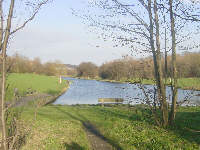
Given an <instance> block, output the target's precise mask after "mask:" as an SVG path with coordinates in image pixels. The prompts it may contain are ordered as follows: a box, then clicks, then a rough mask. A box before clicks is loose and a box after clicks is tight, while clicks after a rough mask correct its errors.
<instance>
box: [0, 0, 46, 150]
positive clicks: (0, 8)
mask: <svg viewBox="0 0 200 150" xmlns="http://www.w3.org/2000/svg"><path fill="white" fill-rule="evenodd" d="M22 2H23V1H16V0H10V3H9V2H8V1H6V2H5V1H3V0H0V52H1V59H2V75H1V76H2V78H1V82H2V83H1V102H0V120H1V122H0V126H1V131H2V142H1V143H2V144H1V149H3V150H7V149H8V145H7V134H6V122H5V95H6V73H7V67H6V57H7V55H6V53H7V46H8V42H9V38H10V36H11V35H12V34H14V33H16V32H17V31H19V30H21V29H23V28H24V27H25V26H26V25H27V24H28V23H29V22H30V21H31V20H33V19H34V18H35V16H36V14H37V13H38V12H39V10H40V9H41V7H42V5H44V4H46V3H47V2H48V0H40V1H29V0H27V1H25V2H24V4H25V5H26V6H28V7H29V9H31V8H32V13H31V14H30V16H29V17H28V18H27V19H26V20H25V21H24V22H23V23H22V24H21V25H20V26H17V27H16V28H13V27H12V25H13V24H14V23H15V22H13V20H14V17H13V15H14V12H15V11H16V12H17V9H18V7H15V6H16V4H17V5H20V4H21V3H22ZM7 7H8V8H9V9H8V10H7V9H6V8H7ZM15 8H16V9H15ZM6 16H7V18H6ZM15 18H16V17H15ZM4 26H5V28H4Z"/></svg>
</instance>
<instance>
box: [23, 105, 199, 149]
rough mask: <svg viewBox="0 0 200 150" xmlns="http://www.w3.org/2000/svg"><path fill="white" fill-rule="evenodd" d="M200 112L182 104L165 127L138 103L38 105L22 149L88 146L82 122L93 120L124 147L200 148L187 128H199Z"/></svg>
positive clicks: (30, 115) (26, 115) (27, 113)
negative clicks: (170, 125)
mask: <svg viewBox="0 0 200 150" xmlns="http://www.w3.org/2000/svg"><path fill="white" fill-rule="evenodd" d="M136 109H137V110H138V111H135V110H136ZM199 112H200V107H187V108H180V109H179V111H178V114H177V119H176V125H175V127H173V128H168V129H164V128H161V127H158V126H155V124H154V123H153V121H152V118H150V117H149V114H148V113H147V112H146V111H145V110H144V109H143V108H140V107H139V106H137V107H135V108H131V109H128V108H127V107H124V106H123V107H122V106H119V107H111V108H110V107H104V108H103V107H100V106H46V107H42V108H40V109H39V111H38V115H37V121H36V125H35V126H34V128H33V130H32V131H31V134H30V136H29V137H28V139H27V144H26V145H25V146H24V148H23V149H30V150H31V149H51V148H53V149H54V150H60V149H61V150H62V149H63V150H64V149H68V148H69V147H70V145H72V144H75V145H76V146H79V147H81V148H82V149H85V150H87V149H89V142H88V140H87V136H86V134H85V132H84V130H83V126H82V122H91V123H92V124H93V125H94V126H95V127H96V128H97V129H98V130H99V132H100V133H101V134H102V135H103V136H105V138H106V139H107V140H108V141H109V143H111V144H112V145H114V147H115V146H117V147H118V148H119V147H120V149H122V150H133V149H138V150H146V149H148V150H149V149H152V150H153V149H154V150H160V149H162V150H169V149H173V150H176V149H177V150H183V149H185V150H195V149H197V150H198V149H199V148H200V137H199V134H198V133H195V132H191V131H189V130H188V128H190V129H195V130H200V115H199ZM33 114H34V109H32V108H29V109H26V111H25V113H23V115H22V116H23V117H22V118H23V119H24V120H26V121H27V122H28V121H29V122H30V120H33V119H34V115H33ZM64 143H67V144H64ZM75 149H76V148H74V150H75Z"/></svg>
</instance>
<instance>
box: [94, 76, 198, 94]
mask: <svg viewBox="0 0 200 150" xmlns="http://www.w3.org/2000/svg"><path fill="white" fill-rule="evenodd" d="M96 80H98V81H105V82H119V83H139V82H140V80H139V79H137V78H135V79H121V80H118V81H117V80H109V79H101V78H97V79H96ZM142 84H150V85H154V84H155V81H154V80H152V79H143V80H142ZM167 85H170V81H169V79H168V80H167ZM178 88H181V89H186V90H199V91H200V78H180V79H178Z"/></svg>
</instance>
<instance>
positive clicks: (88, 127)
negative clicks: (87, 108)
mask: <svg viewBox="0 0 200 150" xmlns="http://www.w3.org/2000/svg"><path fill="white" fill-rule="evenodd" d="M83 126H84V127H85V131H86V134H87V137H88V140H89V142H90V144H91V149H92V150H113V149H114V148H113V147H112V145H111V144H110V143H109V142H108V141H107V140H106V138H105V137H104V136H103V135H101V134H100V133H99V132H98V130H97V129H96V128H95V127H94V126H93V125H92V124H90V123H83Z"/></svg>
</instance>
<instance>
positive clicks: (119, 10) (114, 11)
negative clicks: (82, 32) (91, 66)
mask: <svg viewBox="0 0 200 150" xmlns="http://www.w3.org/2000/svg"><path fill="white" fill-rule="evenodd" d="M170 4H171V5H170ZM195 4H196V3H195ZM195 4H193V3H191V4H188V3H187V4H186V3H185V2H184V1H183V2H182V1H171V3H169V0H164V1H163V0H137V1H134V2H132V3H131V2H130V1H129V2H125V1H123V2H122V1H120V0H96V1H93V3H92V7H95V8H100V9H101V10H100V11H99V12H100V14H95V15H93V14H89V15H88V14H87V15H81V17H82V18H83V20H86V22H87V23H88V22H89V24H90V26H91V27H92V28H98V29H101V30H102V33H101V36H102V37H103V39H112V40H113V41H114V42H116V43H117V44H116V46H124V47H125V46H126V47H128V48H130V49H131V51H132V52H133V53H136V52H139V53H150V54H151V55H152V56H153V62H154V73H155V79H156V85H157V93H158V99H159V100H160V103H161V112H162V124H163V126H167V125H168V113H169V110H168V104H167V99H168V98H167V97H166V90H165V86H166V85H165V83H164V80H163V73H162V70H163V69H162V65H161V60H162V51H163V50H165V51H168V52H169V51H170V50H172V57H173V61H172V70H173V73H172V74H173V75H172V78H173V85H172V91H173V93H174V94H173V104H172V107H171V111H172V112H173V111H174V112H175V105H176V101H177V100H176V99H177V73H176V72H177V71H176V70H177V69H176V47H179V49H181V48H185V47H187V46H186V45H187V44H188V43H187V44H186V43H184V42H185V41H187V42H188V40H192V38H191V35H194V33H195V32H196V29H198V24H194V29H193V30H192V31H190V30H188V28H187V27H188V25H190V22H189V21H191V22H192V21H198V20H199V19H198V18H199V15H197V14H198V11H197V10H198V9H199V6H198V7H196V6H195ZM172 5H174V11H172V9H171V7H172ZM95 8H93V9H95ZM196 8H197V9H196ZM170 9H171V11H170ZM193 10H195V11H193ZM195 13H196V14H195ZM74 14H75V15H77V13H74ZM164 16H166V17H164ZM164 18H165V19H164ZM173 19H176V26H175V21H173ZM164 25H165V26H166V27H165V28H162V27H163V26H164ZM165 29H166V32H165ZM105 31H106V32H105ZM98 32H99V30H98ZM176 37H177V39H178V40H177V41H176ZM165 39H166V40H165ZM165 43H166V44H165ZM167 43H168V44H167ZM165 45H168V47H166V48H165ZM190 47H191V46H190ZM191 48H192V47H191ZM171 114H174V113H171ZM173 116H174V117H175V115H173ZM174 117H173V118H174ZM170 118H172V117H170ZM172 120H173V119H172Z"/></svg>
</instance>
